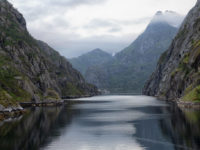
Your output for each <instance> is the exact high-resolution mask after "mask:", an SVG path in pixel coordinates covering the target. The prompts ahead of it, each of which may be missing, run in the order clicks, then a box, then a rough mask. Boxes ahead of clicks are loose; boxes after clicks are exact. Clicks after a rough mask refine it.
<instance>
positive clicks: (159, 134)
mask: <svg viewBox="0 0 200 150" xmlns="http://www.w3.org/2000/svg"><path fill="white" fill-rule="evenodd" d="M81 100H82V99H81ZM88 100H89V101H88ZM199 135H200V111H199V110H180V109H178V108H177V107H176V106H174V105H169V104H166V103H165V102H163V101H158V100H156V99H155V98H152V97H145V96H105V97H103V96H102V97H94V98H88V99H86V100H84V99H83V100H82V102H81V103H78V104H71V105H66V106H62V107H49V108H33V109H30V110H29V111H28V112H27V113H26V114H25V115H24V116H22V117H20V118H18V119H15V120H10V121H6V122H2V123H1V124H0V150H39V149H42V150H65V149H70V150H102V149H103V150H132V149H134V150H144V149H145V150H198V149H200V136H199Z"/></svg>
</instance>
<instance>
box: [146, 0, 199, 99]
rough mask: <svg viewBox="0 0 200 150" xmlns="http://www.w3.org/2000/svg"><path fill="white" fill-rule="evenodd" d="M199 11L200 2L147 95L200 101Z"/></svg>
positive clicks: (159, 67)
mask: <svg viewBox="0 0 200 150" xmlns="http://www.w3.org/2000/svg"><path fill="white" fill-rule="evenodd" d="M199 10H200V1H199V0H198V1H197V3H196V5H195V6H194V7H193V8H192V9H191V10H190V12H189V13H188V15H187V17H186V18H185V20H184V22H183V24H182V26H181V27H180V29H179V32H178V34H177V35H176V37H175V39H174V40H173V42H172V44H171V45H170V47H169V49H168V50H167V51H165V52H164V53H163V54H162V56H161V57H160V60H159V62H158V64H157V68H156V70H155V72H154V73H153V74H152V76H151V77H150V79H149V80H148V82H147V83H146V85H145V87H144V90H143V93H144V94H146V95H151V96H158V97H160V98H163V99H168V100H178V99H179V100H182V101H191V102H192V101H193V102H195V101H199V99H200V96H199V81H200V78H199V69H198V68H199V64H200V63H199V60H200V59H199V48H200V45H199V40H200V36H199V35H200V31H199V27H200V21H199V16H200V11H199Z"/></svg>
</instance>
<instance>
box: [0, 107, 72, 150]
mask: <svg viewBox="0 0 200 150" xmlns="http://www.w3.org/2000/svg"><path fill="white" fill-rule="evenodd" d="M68 110H70V109H69V108H68V109H64V108H63V107H51V108H34V109H31V110H29V112H28V113H27V114H25V115H24V116H23V117H22V118H21V119H17V120H14V121H12V122H5V123H4V124H3V125H1V126H0V149H1V150H37V149H39V148H40V147H41V146H42V145H43V146H45V145H46V144H47V143H49V142H51V140H52V138H47V137H49V136H51V137H53V138H56V137H58V136H60V134H61V130H62V128H63V127H65V128H66V126H67V125H68V124H70V122H71V118H72V115H73V113H72V112H70V111H68ZM57 129H59V130H57Z"/></svg>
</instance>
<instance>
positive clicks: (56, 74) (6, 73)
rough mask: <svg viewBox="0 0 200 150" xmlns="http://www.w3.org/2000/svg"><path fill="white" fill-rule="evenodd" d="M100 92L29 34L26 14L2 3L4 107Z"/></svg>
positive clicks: (0, 91) (0, 87) (0, 84)
mask: <svg viewBox="0 0 200 150" xmlns="http://www.w3.org/2000/svg"><path fill="white" fill-rule="evenodd" d="M96 93H97V89H96V88H95V87H94V86H92V85H89V84H87V83H86V82H85V80H84V79H83V77H82V76H81V75H80V73H79V72H78V71H76V70H74V69H73V68H72V66H71V64H70V63H69V62H68V61H67V60H66V59H65V58H64V57H62V56H60V55H59V53H58V52H56V51H55V50H53V49H52V48H50V47H49V46H48V45H47V44H45V43H43V42H41V41H37V40H35V39H34V38H33V37H32V36H31V35H30V34H29V33H28V31H27V29H26V22H25V19H24V18H23V16H22V14H20V13H19V12H18V11H17V10H16V9H14V8H13V6H12V5H11V4H10V3H8V2H7V1H6V0H1V1H0V104H1V105H3V106H5V107H7V106H10V105H17V103H18V102H22V101H31V100H32V101H41V100H43V99H59V98H60V97H61V96H69V95H85V94H86V95H93V94H96Z"/></svg>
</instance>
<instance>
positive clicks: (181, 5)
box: [9, 0, 196, 58]
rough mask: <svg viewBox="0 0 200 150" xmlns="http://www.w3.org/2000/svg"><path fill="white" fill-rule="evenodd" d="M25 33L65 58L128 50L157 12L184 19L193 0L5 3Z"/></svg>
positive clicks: (19, 0)
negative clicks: (22, 20) (11, 7)
mask: <svg viewBox="0 0 200 150" xmlns="http://www.w3.org/2000/svg"><path fill="white" fill-rule="evenodd" d="M9 1H10V2H11V3H12V4H13V5H14V7H15V8H17V9H18V10H19V11H20V12H21V13H22V14H23V15H24V17H25V18H26V21H27V26H28V30H29V32H30V33H31V34H32V35H33V36H34V37H35V38H37V39H39V40H43V41H45V42H47V43H48V44H49V45H50V46H52V47H53V48H54V49H56V50H57V51H59V52H60V53H61V54H62V55H64V56H66V57H67V58H70V57H74V56H79V55H81V54H83V53H85V52H87V51H90V50H92V49H95V48H101V49H103V50H106V51H108V52H110V53H113V52H116V51H119V50H121V49H123V48H124V47H126V46H128V45H129V44H130V43H131V42H132V41H133V40H134V39H135V38H136V37H137V36H138V35H139V34H140V33H141V32H142V31H144V29H145V28H146V26H147V24H148V23H149V21H150V20H151V18H152V17H153V15H154V14H155V13H156V12H157V11H158V10H161V11H165V10H172V11H176V12H177V13H179V14H182V15H186V14H187V13H188V11H189V10H190V9H191V8H192V7H193V6H194V5H195V3H196V0H9Z"/></svg>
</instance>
